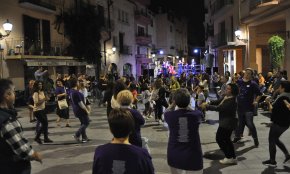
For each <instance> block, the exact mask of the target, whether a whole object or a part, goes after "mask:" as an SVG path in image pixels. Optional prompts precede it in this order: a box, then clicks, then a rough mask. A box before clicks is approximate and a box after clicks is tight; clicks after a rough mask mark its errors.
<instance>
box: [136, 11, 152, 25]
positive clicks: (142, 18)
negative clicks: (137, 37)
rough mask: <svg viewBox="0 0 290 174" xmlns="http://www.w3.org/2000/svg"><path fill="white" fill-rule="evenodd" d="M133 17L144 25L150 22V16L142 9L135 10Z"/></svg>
mask: <svg viewBox="0 0 290 174" xmlns="http://www.w3.org/2000/svg"><path fill="white" fill-rule="evenodd" d="M135 19H136V21H137V22H139V23H142V24H144V25H150V24H151V18H150V16H149V15H148V14H147V13H146V12H144V11H135Z"/></svg>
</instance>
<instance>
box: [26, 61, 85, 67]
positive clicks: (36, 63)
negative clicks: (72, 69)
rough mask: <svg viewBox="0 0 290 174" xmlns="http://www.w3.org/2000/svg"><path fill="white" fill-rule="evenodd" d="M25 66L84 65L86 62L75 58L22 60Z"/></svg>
mask: <svg viewBox="0 0 290 174" xmlns="http://www.w3.org/2000/svg"><path fill="white" fill-rule="evenodd" d="M24 61H25V62H26V65H27V66H86V65H87V64H88V63H87V62H78V61H75V60H24Z"/></svg>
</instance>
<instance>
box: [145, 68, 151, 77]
mask: <svg viewBox="0 0 290 174" xmlns="http://www.w3.org/2000/svg"><path fill="white" fill-rule="evenodd" d="M148 70H149V72H148ZM143 75H147V76H148V77H154V69H144V70H143Z"/></svg>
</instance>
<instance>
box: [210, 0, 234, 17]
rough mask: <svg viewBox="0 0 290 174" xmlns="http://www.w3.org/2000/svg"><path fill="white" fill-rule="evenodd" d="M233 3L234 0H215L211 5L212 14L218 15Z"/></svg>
mask: <svg viewBox="0 0 290 174" xmlns="http://www.w3.org/2000/svg"><path fill="white" fill-rule="evenodd" d="M233 3H234V0H216V1H215V2H214V4H213V14H216V13H218V12H219V11H221V10H222V9H224V8H226V7H231V6H232V5H233Z"/></svg>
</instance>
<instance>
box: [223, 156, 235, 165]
mask: <svg viewBox="0 0 290 174" xmlns="http://www.w3.org/2000/svg"><path fill="white" fill-rule="evenodd" d="M219 162H220V163H221V164H226V165H235V164H237V159H234V158H224V159H222V160H220V161H219Z"/></svg>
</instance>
